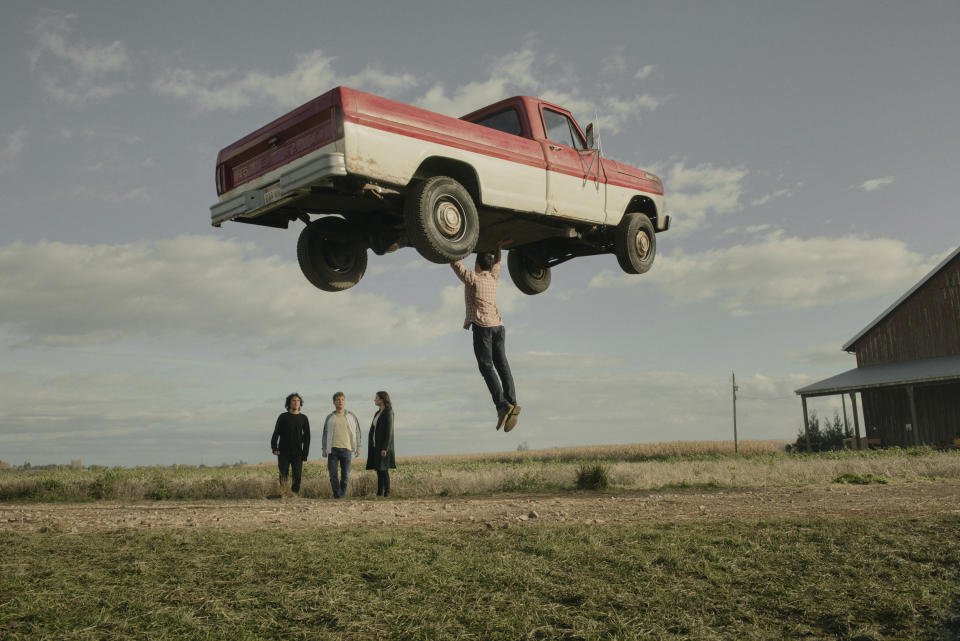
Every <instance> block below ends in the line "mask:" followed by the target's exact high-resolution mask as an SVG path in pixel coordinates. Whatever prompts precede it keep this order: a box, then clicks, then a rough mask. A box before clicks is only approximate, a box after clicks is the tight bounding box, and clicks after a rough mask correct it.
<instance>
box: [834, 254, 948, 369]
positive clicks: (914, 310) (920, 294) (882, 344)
mask: <svg viewBox="0 0 960 641" xmlns="http://www.w3.org/2000/svg"><path fill="white" fill-rule="evenodd" d="M852 347H853V348H854V350H855V351H856V354H857V367H863V366H864V365H877V364H880V363H898V362H902V361H912V360H919V359H923V358H935V357H938V356H956V355H960V255H958V256H956V257H954V259H953V260H951V261H950V262H949V263H947V264H946V265H945V266H944V267H943V268H942V269H941V270H940V271H939V272H938V273H936V274H935V275H934V276H933V277H932V278H931V279H930V280H929V281H927V282H926V283H924V284H923V286H921V287H920V289H918V290H917V291H916V292H914V293H913V294H912V295H911V296H910V297H909V298H908V299H907V300H905V301H903V303H901V304H900V305H899V306H898V307H897V308H896V309H894V310H893V311H892V312H891V313H890V314H889V315H887V317H886V318H884V319H882V320H881V321H880V322H878V323H877V324H876V326H875V327H873V328H872V329H871V330H870V331H869V332H867V333H866V334H865V335H864V336H863V337H861V338H860V339H859V340H858V341H857V342H856V343H855V344H854V345H853V346H852Z"/></svg>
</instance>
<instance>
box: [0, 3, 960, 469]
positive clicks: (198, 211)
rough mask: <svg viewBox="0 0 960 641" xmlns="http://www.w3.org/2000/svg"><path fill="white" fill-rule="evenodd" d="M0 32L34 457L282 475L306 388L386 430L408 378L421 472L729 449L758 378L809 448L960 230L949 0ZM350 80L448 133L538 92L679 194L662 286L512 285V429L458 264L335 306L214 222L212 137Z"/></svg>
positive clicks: (1, 315)
mask: <svg viewBox="0 0 960 641" xmlns="http://www.w3.org/2000/svg"><path fill="white" fill-rule="evenodd" d="M0 16H2V20H0V54H2V55H0V86H2V87H3V90H2V92H0V194H2V198H0V460H3V461H7V462H9V463H12V464H15V465H19V464H22V463H23V462H31V463H32V464H34V465H40V464H48V463H68V462H70V461H71V460H73V459H81V460H82V461H83V463H84V464H87V465H89V464H100V465H111V466H115V465H122V466H136V465H169V464H174V463H179V464H207V465H219V464H225V463H234V462H239V461H246V462H259V461H268V460H271V455H270V451H269V438H270V435H271V432H272V429H273V425H274V422H275V420H276V417H277V415H278V414H280V413H281V412H282V411H283V400H284V397H285V396H286V395H287V394H289V393H290V392H293V391H297V392H299V393H300V394H301V395H302V396H303V398H304V400H305V404H304V407H303V411H304V413H306V414H307V415H308V416H309V417H310V419H311V422H312V424H313V426H314V432H317V433H319V431H320V429H321V426H322V423H323V419H324V417H325V416H326V415H327V414H328V413H329V412H330V411H331V410H332V402H331V397H332V395H333V393H334V392H336V391H342V392H344V393H345V394H346V397H347V407H348V409H351V410H352V411H354V412H355V413H356V414H357V416H358V417H359V419H360V421H361V424H362V425H363V426H367V425H369V422H370V420H371V418H372V416H373V413H374V411H375V407H374V405H373V398H374V394H375V392H376V391H378V390H387V391H388V392H390V394H391V396H392V398H393V401H394V407H395V413H396V425H397V427H396V430H397V431H396V449H397V454H398V456H409V455H426V454H451V453H458V452H498V451H510V450H516V449H517V448H518V447H529V448H531V449H540V448H550V447H560V446H575V445H600V444H628V443H640V442H661V441H677V440H695V441H701V440H707V441H717V440H732V438H733V401H732V394H731V384H732V383H731V376H732V375H733V374H734V373H735V374H736V380H737V384H738V385H739V391H738V399H737V426H738V435H739V438H740V439H784V440H787V439H792V438H793V437H794V436H796V434H797V433H798V431H799V430H800V428H801V426H802V416H801V406H800V400H799V397H797V396H796V395H795V393H794V390H796V389H798V388H800V387H802V386H804V385H807V384H809V383H812V382H814V381H817V380H820V379H822V378H825V377H827V376H832V375H834V374H837V373H839V372H841V371H844V370H847V369H850V368H852V367H855V365H856V363H855V361H854V358H853V356H852V355H849V354H847V353H845V352H843V351H842V349H841V347H842V345H843V344H844V343H845V342H846V341H847V340H849V339H850V338H852V337H853V336H854V335H856V334H857V333H858V332H859V331H860V330H861V329H862V328H863V327H865V326H866V325H867V324H869V323H870V322H871V321H872V320H873V319H874V318H875V317H876V316H877V315H878V314H879V313H880V312H882V311H883V310H884V309H886V308H887V306H889V305H890V304H891V303H892V302H893V301H895V300H896V299H897V298H898V297H899V296H900V295H901V294H902V293H903V292H904V291H906V290H907V289H908V288H910V287H911V286H912V285H913V284H914V283H916V282H917V281H918V280H919V279H920V278H922V277H923V276H924V275H925V274H926V273H928V272H929V271H930V270H931V269H932V268H933V267H934V266H936V264H937V263H938V262H939V261H940V260H941V259H942V258H944V257H945V256H946V255H947V254H948V253H949V252H951V251H952V250H953V249H955V248H956V247H957V245H958V242H960V222H958V220H960V217H958V216H957V199H956V185H957V177H958V176H960V153H958V149H960V119H958V118H957V112H958V104H960V64H957V63H958V61H960V37H957V34H958V33H960V2H957V1H956V0H944V1H937V0H920V1H919V2H915V3H902V2H893V1H884V0H842V1H839V2H837V1H829V2H826V1H817V0H814V1H811V2H804V3H797V2H786V1H783V2H780V1H777V2H770V1H768V0H733V1H723V2H707V1H684V0H672V1H670V2H642V1H630V2H627V1H623V2H616V1H614V2H605V3H569V2H555V1H552V2H547V1H545V0H537V1H532V2H524V1H515V0H511V1H510V2H502V1H500V0H489V1H487V2H483V3H469V4H466V3H450V2H439V1H436V2H435V1H432V0H424V1H415V2H402V1H398V2H394V3H380V2H370V1H368V0H355V1H353V2H350V3H344V2H327V1H323V0H320V1H318V0H311V1H299V2H298V1H291V2H285V1H279V0H278V1H277V2H271V3H263V2H250V1H249V0H240V1H236V2H233V1H231V2H224V1H217V0H215V1H210V2H204V3H195V2H184V1H181V0H171V1H169V2H165V3H146V2H110V1H102V0H101V1H97V2H91V1H89V0H87V1H84V0H73V1H71V2H49V3H41V4H37V3H35V2H32V1H31V2H23V1H20V0H7V1H5V2H4V3H3V4H2V8H0ZM338 85H346V86H351V87H354V88H357V89H361V90H364V91H369V92H372V93H376V94H379V95H384V96H387V97H389V98H392V99H395V100H400V101H402V102H406V103H410V104H414V105H417V106H421V107H424V108H427V109H431V110H434V111H439V112H442V113H445V114H448V115H453V116H459V115H462V114H464V113H468V112H470V111H473V110H474V109H476V108H479V107H481V106H484V105H486V104H489V103H492V102H495V101H497V100H499V99H501V98H505V97H508V96H512V95H532V96H539V97H543V98H545V99H548V100H551V101H553V102H556V103H558V104H561V105H564V106H566V107H568V108H570V109H571V110H572V111H573V113H574V114H575V115H576V117H577V118H578V120H579V121H580V123H581V125H584V126H585V125H586V123H587V122H590V121H594V120H596V123H597V128H598V131H599V134H600V137H601V139H602V145H603V152H604V154H605V155H606V156H608V157H610V158H613V159H616V160H620V161H623V162H626V163H629V164H632V165H635V166H638V167H642V168H644V169H647V170H650V171H653V172H655V173H657V174H658V175H660V176H661V177H662V178H663V181H664V185H665V194H666V209H667V213H668V214H669V215H670V216H671V217H672V220H673V226H672V228H671V229H670V230H669V231H668V232H666V233H663V234H660V235H658V238H657V243H658V256H657V259H656V262H655V264H654V267H653V269H652V270H651V271H650V272H649V273H648V274H645V275H642V276H628V275H626V274H624V273H623V272H622V271H621V270H620V269H619V267H618V265H617V261H616V259H615V257H614V256H612V255H606V256H596V257H587V258H578V259H576V260H573V261H570V262H568V263H565V264H562V265H560V266H557V267H555V268H554V270H553V279H552V284H551V287H550V289H549V290H548V291H547V292H545V293H543V294H540V295H537V296H533V297H530V296H525V295H523V294H521V293H519V291H518V290H517V289H516V288H515V287H514V286H513V283H512V282H511V281H510V279H509V277H506V270H504V274H505V277H504V278H503V279H502V280H501V285H500V294H499V298H498V303H499V307H500V311H501V315H502V316H503V318H504V322H505V325H506V327H507V351H508V354H509V358H510V363H511V366H512V368H513V374H514V378H515V380H516V383H517V390H518V400H519V403H520V404H521V406H522V407H523V412H522V414H521V418H520V422H519V424H518V427H517V429H516V430H514V431H513V432H511V433H509V434H504V433H503V432H497V431H496V430H495V429H494V426H495V421H496V414H495V411H494V409H493V406H492V403H491V400H490V397H489V394H488V393H487V390H486V387H485V385H484V383H483V380H482V379H481V377H480V375H479V373H478V371H477V367H476V363H475V360H474V357H473V353H472V347H471V338H470V334H469V332H466V331H464V330H463V329H462V327H461V325H462V320H463V296H462V289H461V287H460V284H459V281H457V280H456V278H455V276H454V274H453V273H452V272H451V271H450V269H449V267H447V266H444V265H435V264H431V263H428V262H427V261H426V260H424V259H422V258H421V257H420V256H419V254H417V253H416V251H415V250H413V249H409V248H407V249H403V250H400V251H398V252H395V253H393V254H388V255H386V256H375V255H373V254H371V255H370V261H369V264H368V268H367V273H366V275H365V276H364V278H363V280H362V281H361V282H360V283H359V284H358V285H357V286H356V287H354V288H353V289H351V290H349V291H347V292H342V293H325V292H321V291H319V290H317V289H315V288H313V287H312V286H311V285H310V284H309V283H308V282H307V281H306V279H305V278H304V277H303V276H302V274H301V272H300V269H299V267H298V265H297V262H296V240H297V235H298V234H299V232H300V228H299V225H296V224H295V225H291V227H290V229H288V230H276V229H269V228H261V227H258V226H254V225H244V224H240V223H227V224H224V225H223V226H222V227H221V228H219V229H217V228H213V227H212V226H211V225H210V213H209V207H210V206H211V205H212V204H214V203H215V202H216V192H215V188H214V163H215V159H216V155H217V152H218V151H219V150H220V149H221V148H223V147H225V146H227V145H228V144H230V143H231V142H233V141H235V140H237V139H239V138H241V137H243V136H244V135H246V134H247V133H249V132H251V131H253V130H254V129H256V128H258V127H260V126H262V125H264V124H266V123H267V122H270V121H271V120H273V119H274V118H276V117H278V116H280V115H281V114H283V113H285V112H286V111H288V110H290V109H292V108H293V107H296V106H297V105H299V104H302V103H303V102H306V101H307V100H309V99H311V98H312V97H314V96H316V95H319V94H321V93H323V92H325V91H327V90H329V89H331V88H333V87H335V86H338ZM810 407H811V409H813V410H816V411H818V412H819V413H821V414H823V415H832V414H833V412H834V411H835V410H836V409H837V408H839V407H840V400H839V398H825V399H812V400H811V403H810ZM365 432H366V430H365V429H364V433H365ZM315 438H318V436H315ZM313 449H314V451H312V452H311V455H310V456H311V458H318V457H319V451H317V450H318V448H313Z"/></svg>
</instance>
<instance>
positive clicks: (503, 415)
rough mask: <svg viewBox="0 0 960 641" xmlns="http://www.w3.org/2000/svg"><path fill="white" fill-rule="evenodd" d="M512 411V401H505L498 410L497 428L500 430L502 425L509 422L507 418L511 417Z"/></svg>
mask: <svg viewBox="0 0 960 641" xmlns="http://www.w3.org/2000/svg"><path fill="white" fill-rule="evenodd" d="M512 411H513V405H511V404H510V403H504V404H503V407H501V408H500V409H498V410H497V429H498V430H499V429H500V428H501V427H504V425H505V424H506V422H507V419H508V418H510V412H512Z"/></svg>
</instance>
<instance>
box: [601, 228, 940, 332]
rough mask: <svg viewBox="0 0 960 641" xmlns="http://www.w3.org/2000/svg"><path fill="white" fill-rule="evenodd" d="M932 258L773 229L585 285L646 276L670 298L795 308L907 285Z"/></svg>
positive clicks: (879, 243) (890, 243) (862, 241)
mask: <svg viewBox="0 0 960 641" xmlns="http://www.w3.org/2000/svg"><path fill="white" fill-rule="evenodd" d="M937 259H938V257H928V256H923V255H922V254H918V253H915V252H911V251H910V250H909V249H908V248H907V246H906V244H905V243H903V242H901V241H898V240H892V239H887V238H878V239H867V238H860V237H856V236H845V237H840V238H826V237H816V238H808V239H801V238H795V237H787V236H785V235H784V233H783V232H782V231H777V232H774V233H772V234H770V235H768V236H767V237H766V238H764V239H763V240H761V241H759V242H755V243H750V244H742V245H736V246H734V247H729V248H726V249H715V250H710V251H706V252H702V253H686V252H684V251H682V250H677V251H674V252H673V253H671V254H670V255H668V256H661V257H658V259H657V261H658V262H657V264H656V265H655V266H654V268H653V270H652V271H651V272H650V274H649V275H647V276H645V277H644V278H643V279H637V278H631V277H626V276H625V275H623V274H619V273H614V272H611V271H605V272H602V273H601V274H598V275H597V276H595V277H594V278H593V280H592V281H591V282H590V286H591V287H622V286H631V285H635V284H636V283H637V282H639V281H642V280H646V281H647V282H649V283H652V284H654V285H655V286H656V287H657V288H658V289H659V290H660V291H661V292H662V293H663V294H664V295H666V296H667V297H668V298H670V299H672V300H673V301H674V302H676V303H693V302H697V301H704V300H712V299H719V300H720V301H721V303H722V305H723V307H724V308H726V309H727V310H729V311H730V313H731V314H735V315H742V314H749V313H752V312H754V311H755V310H757V309H759V308H764V307H768V308H780V309H798V308H809V307H824V306H830V305H835V304H837V303H841V302H851V301H860V300H869V299H872V298H877V297H890V296H893V295H895V294H897V293H898V292H901V291H902V290H904V289H906V288H908V287H910V286H911V285H912V284H913V283H915V282H916V281H917V280H919V279H920V278H921V277H922V276H923V275H924V274H925V273H926V272H928V271H929V270H930V269H932V268H933V267H934V266H935V265H936V264H937Z"/></svg>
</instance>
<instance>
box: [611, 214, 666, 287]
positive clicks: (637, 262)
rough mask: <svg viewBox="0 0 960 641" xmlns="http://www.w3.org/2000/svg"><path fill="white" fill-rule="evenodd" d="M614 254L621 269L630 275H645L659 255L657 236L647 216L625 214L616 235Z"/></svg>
mask: <svg viewBox="0 0 960 641" xmlns="http://www.w3.org/2000/svg"><path fill="white" fill-rule="evenodd" d="M613 246H614V252H615V253H616V255H617V262H619V263H620V268H621V269H622V270H623V271H625V272H627V273H628V274H643V273H646V272H647V271H649V270H650V267H652V266H653V259H654V258H655V257H656V255H657V235H656V231H655V230H654V229H653V223H652V222H650V219H649V218H647V216H646V215H645V214H640V213H632V214H625V215H624V216H623V218H622V219H621V220H620V224H619V225H617V230H616V233H615V235H614V243H613Z"/></svg>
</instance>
